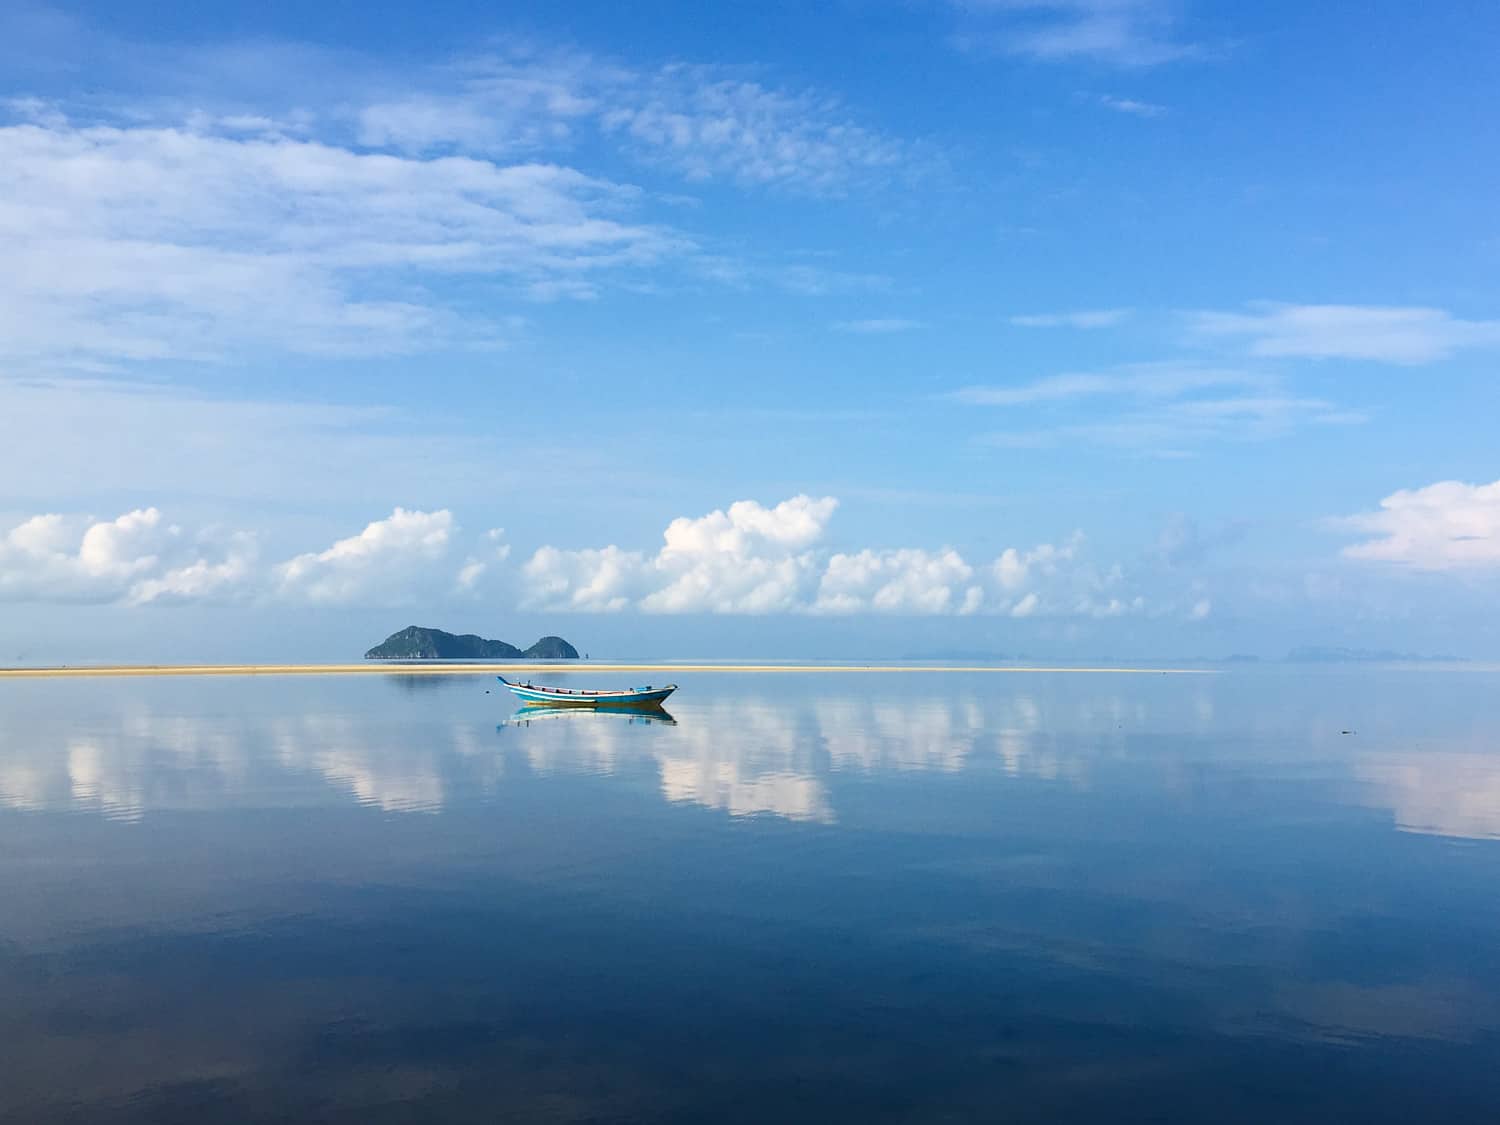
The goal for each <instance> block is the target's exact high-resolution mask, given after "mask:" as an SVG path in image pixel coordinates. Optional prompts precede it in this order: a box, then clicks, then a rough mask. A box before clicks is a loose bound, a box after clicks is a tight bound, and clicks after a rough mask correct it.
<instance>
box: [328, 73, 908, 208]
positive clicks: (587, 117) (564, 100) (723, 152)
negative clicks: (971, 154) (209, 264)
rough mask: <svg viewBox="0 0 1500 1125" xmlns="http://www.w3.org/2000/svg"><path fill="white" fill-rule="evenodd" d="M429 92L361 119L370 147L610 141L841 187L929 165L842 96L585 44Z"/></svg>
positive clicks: (666, 160)
mask: <svg viewBox="0 0 1500 1125" xmlns="http://www.w3.org/2000/svg"><path fill="white" fill-rule="evenodd" d="M414 81H415V83H416V84H417V86H418V88H417V89H415V90H412V91H410V92H408V93H404V94H401V95H399V96H393V97H382V98H379V99H377V100H375V101H373V102H371V103H370V104H367V105H365V106H363V107H362V108H361V109H359V111H358V113H357V118H358V135H359V139H360V142H361V143H362V144H366V145H375V146H381V147H385V146H389V147H392V148H396V149H398V150H400V151H403V152H408V153H431V152H444V151H451V152H467V153H479V154H484V155H488V156H493V155H495V154H499V153H512V152H517V151H536V150H542V149H549V148H550V149H557V148H569V147H572V146H575V145H577V144H579V143H580V142H582V141H584V140H586V139H598V138H601V137H602V138H603V139H605V140H607V141H611V142H613V143H615V144H618V145H620V146H622V147H623V148H624V149H625V150H626V152H627V153H629V154H630V155H631V156H633V157H635V158H636V159H638V160H640V161H642V162H644V163H647V164H651V165H653V166H658V167H664V168H667V169H669V170H670V171H672V172H675V173H677V174H679V175H681V176H683V177H685V178H686V179H688V180H689V181H693V182H706V181H713V180H728V181H731V182H735V183H738V184H741V185H746V186H755V187H760V186H771V187H778V188H782V189H786V190H790V191H794V192H799V193H804V194H812V195H843V194H845V193H846V192H847V191H848V190H850V189H851V188H852V187H855V186H859V185H862V184H869V183H871V182H872V181H879V180H883V179H885V178H888V177H890V176H892V175H894V174H897V173H898V172H903V171H905V170H909V169H911V168H912V167H913V166H915V165H918V164H920V163H922V162H924V161H925V160H926V158H925V157H923V156H920V155H919V153H918V150H917V148H916V146H913V145H910V144H908V143H906V142H903V141H900V140H897V139H896V138H894V137H890V136H887V135H885V134H883V133H881V132H879V131H877V130H875V129H872V128H870V127H869V126H866V125H864V124H861V123H860V122H858V121H857V120H855V119H854V115H853V114H852V113H851V112H850V111H849V110H848V109H847V108H846V107H845V106H843V105H842V104H841V103H840V102H839V101H838V99H836V98H834V97H831V96H829V95H827V94H821V93H817V92H815V91H805V90H792V89H786V88H778V87H777V86H774V85H769V84H767V83H765V82H762V81H756V80H754V79H753V78H751V77H749V76H747V75H746V74H744V73H743V72H740V71H736V70H734V69H731V68H728V67H722V66H706V65H692V64H686V63H674V64H671V65H667V66H663V67H659V68H641V67H633V66H628V65H626V64H624V63H621V62H619V61H618V60H614V59H610V58H607V57H601V56H597V55H590V54H587V53H584V52H580V51H570V50H544V49H538V48H536V47H535V46H522V47H511V48H506V49H501V50H497V51H493V52H491V53H489V54H486V55H481V56H477V57H470V58H467V59H463V60H460V61H459V62H458V63H456V64H454V65H450V66H448V67H445V68H443V69H441V70H438V71H430V72H427V73H422V74H418V75H416V76H415V78H414Z"/></svg>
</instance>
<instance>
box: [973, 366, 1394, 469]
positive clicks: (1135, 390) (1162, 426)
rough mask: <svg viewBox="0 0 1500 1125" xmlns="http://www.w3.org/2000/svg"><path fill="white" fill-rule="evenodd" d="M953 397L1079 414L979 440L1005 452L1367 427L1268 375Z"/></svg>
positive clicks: (1185, 371) (1222, 374)
mask: <svg viewBox="0 0 1500 1125" xmlns="http://www.w3.org/2000/svg"><path fill="white" fill-rule="evenodd" d="M1230 392H1238V393H1230ZM948 397H949V398H952V399H954V400H956V401H959V402H966V403H972V404H975V405H981V406H1007V407H1033V408H1035V407H1042V406H1057V407H1073V408H1075V417H1076V419H1077V420H1075V421H1069V422H1066V423H1064V424H1056V423H1053V422H1051V419H1050V418H1049V424H1048V425H1045V426H1037V427H1033V428H1030V429H1022V430H1011V431H1002V432H999V433H991V434H987V435H985V436H983V437H981V438H980V439H978V440H979V441H980V442H981V443H982V444H986V445H992V446H995V447H997V448H1007V449H1046V448H1052V447H1059V446H1077V445H1100V446H1113V447H1116V448H1120V449H1136V450H1142V451H1145V452H1148V453H1151V454H1153V455H1156V456H1161V457H1177V456H1190V455H1191V451H1192V449H1193V447H1195V446H1199V445H1203V444H1205V443H1207V442H1211V441H1259V440H1266V439H1269V438H1274V437H1279V436H1282V435H1284V434H1287V433H1290V432H1291V431H1293V430H1295V429H1297V428H1300V427H1303V426H1309V425H1351V424H1358V423H1361V422H1363V421H1365V416H1364V414H1362V413H1361V412H1359V411H1357V410H1349V409H1347V408H1344V407H1341V406H1339V405H1338V404H1336V403H1334V402H1330V401H1328V400H1326V399H1319V398H1311V397H1307V396H1301V395H1294V394H1291V393H1288V392H1287V391H1285V390H1283V389H1282V384H1281V382H1280V380H1278V379H1276V378H1274V377H1271V376H1268V375H1262V374H1257V373H1254V372H1246V371H1235V370H1223V369H1215V368H1201V367H1195V366H1193V365H1189V364H1178V363H1161V364H1131V365H1126V366H1123V367H1121V368H1119V369H1117V370H1114V371H1104V372H1082V373H1077V374H1064V375H1053V376H1049V377H1047V378H1044V379H1038V380H1035V381H1033V382H1030V383H1019V384H1013V385H1009V386H1003V385H1002V386H972V387H965V388H962V389H961V390H958V391H954V392H952V393H951V394H950V395H949V396H948ZM1121 399H1123V400H1125V402H1126V404H1127V406H1126V408H1125V409H1123V410H1117V411H1111V412H1109V413H1104V414H1103V415H1102V417H1101V411H1100V410H1098V409H1097V408H1096V409H1094V410H1092V411H1090V412H1088V413H1083V412H1082V411H1081V410H1078V409H1077V408H1078V407H1079V406H1081V405H1090V404H1093V403H1094V402H1096V401H1102V402H1104V403H1105V404H1106V405H1112V402H1113V400H1121Z"/></svg>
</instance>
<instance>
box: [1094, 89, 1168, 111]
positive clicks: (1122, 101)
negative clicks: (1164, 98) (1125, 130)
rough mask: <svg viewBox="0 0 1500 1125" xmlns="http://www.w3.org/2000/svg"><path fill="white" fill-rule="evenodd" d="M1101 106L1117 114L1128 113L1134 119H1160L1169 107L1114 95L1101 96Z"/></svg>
mask: <svg viewBox="0 0 1500 1125" xmlns="http://www.w3.org/2000/svg"><path fill="white" fill-rule="evenodd" d="M1099 104H1100V105H1102V106H1103V107H1104V108H1105V109H1112V110H1114V111H1115V112H1116V113H1126V114H1129V115H1130V116H1132V117H1160V116H1161V115H1162V114H1164V113H1166V112H1167V107H1166V106H1164V105H1157V104H1156V103H1155V102H1144V101H1141V100H1139V99H1137V98H1119V97H1115V96H1114V95H1113V94H1100V95H1099Z"/></svg>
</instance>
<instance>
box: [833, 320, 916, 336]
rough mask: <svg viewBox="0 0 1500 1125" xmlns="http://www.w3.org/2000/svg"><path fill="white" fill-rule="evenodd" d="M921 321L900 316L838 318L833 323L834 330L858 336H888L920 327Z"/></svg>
mask: <svg viewBox="0 0 1500 1125" xmlns="http://www.w3.org/2000/svg"><path fill="white" fill-rule="evenodd" d="M920 327H921V322H920V321H916V320H904V319H901V318H900V317H886V318H876V319H873V320H840V321H836V322H835V323H834V325H833V328H834V331H836V332H852V333H854V334H855V335H859V336H889V335H891V334H892V333H895V332H910V331H911V330H912V329H913V328H920Z"/></svg>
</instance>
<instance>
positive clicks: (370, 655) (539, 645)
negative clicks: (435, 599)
mask: <svg viewBox="0 0 1500 1125" xmlns="http://www.w3.org/2000/svg"><path fill="white" fill-rule="evenodd" d="M365 659H366V660H577V659H578V650H577V649H576V648H574V647H573V646H572V645H570V644H569V643H568V642H567V641H565V640H563V639H562V638H561V637H543V638H542V639H541V640H539V641H537V642H536V644H534V645H532V646H531V647H530V648H528V649H524V650H523V649H519V648H517V647H516V646H515V645H512V644H506V643H505V642H504V641H491V640H486V639H485V638H484V637H480V636H476V635H475V634H473V633H462V634H455V633H445V632H444V631H443V630H441V629H428V628H424V627H423V626H421V625H408V626H407V627H406V628H405V629H402V630H401V631H400V632H398V633H392V634H391V635H390V636H389V637H387V638H386V639H385V640H383V641H381V642H380V643H379V644H378V645H376V646H375V647H374V648H372V649H371V650H370V651H369V652H367V653H365Z"/></svg>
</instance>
